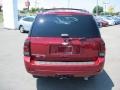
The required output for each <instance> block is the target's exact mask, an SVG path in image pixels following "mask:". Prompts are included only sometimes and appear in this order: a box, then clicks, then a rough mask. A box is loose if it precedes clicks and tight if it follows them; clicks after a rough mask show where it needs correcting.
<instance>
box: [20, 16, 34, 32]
mask: <svg viewBox="0 0 120 90" xmlns="http://www.w3.org/2000/svg"><path fill="white" fill-rule="evenodd" d="M34 19H35V16H26V17H23V18H21V19H20V21H19V25H18V29H19V30H20V32H21V33H24V32H29V31H30V29H31V26H32V24H33V22H34Z"/></svg>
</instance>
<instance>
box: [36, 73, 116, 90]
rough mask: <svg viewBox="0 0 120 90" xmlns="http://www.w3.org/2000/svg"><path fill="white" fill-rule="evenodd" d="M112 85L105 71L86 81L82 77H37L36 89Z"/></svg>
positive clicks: (108, 89) (105, 89) (99, 89)
mask: <svg viewBox="0 0 120 90" xmlns="http://www.w3.org/2000/svg"><path fill="white" fill-rule="evenodd" d="M113 86H114V84H113V82H112V80H111V78H110V77H109V76H108V74H107V73H106V72H105V71H103V72H102V73H101V74H99V75H98V76H96V77H95V78H90V79H89V80H88V81H85V80H83V78H71V79H58V78H40V79H37V90H112V87H113Z"/></svg>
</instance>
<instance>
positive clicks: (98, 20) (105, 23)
mask: <svg viewBox="0 0 120 90" xmlns="http://www.w3.org/2000/svg"><path fill="white" fill-rule="evenodd" d="M95 19H96V21H97V22H100V23H101V26H102V27H107V26H108V22H107V21H104V20H103V19H101V18H100V17H97V16H95Z"/></svg>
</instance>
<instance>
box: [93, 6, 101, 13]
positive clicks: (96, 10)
mask: <svg viewBox="0 0 120 90" xmlns="http://www.w3.org/2000/svg"><path fill="white" fill-rule="evenodd" d="M102 12H103V7H101V6H95V7H94V9H93V13H94V14H97V15H99V14H100V13H102Z"/></svg>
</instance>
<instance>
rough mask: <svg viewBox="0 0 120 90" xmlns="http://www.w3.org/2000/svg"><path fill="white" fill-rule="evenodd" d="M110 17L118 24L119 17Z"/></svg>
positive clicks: (119, 22)
mask: <svg viewBox="0 0 120 90" xmlns="http://www.w3.org/2000/svg"><path fill="white" fill-rule="evenodd" d="M111 18H112V19H114V20H115V23H116V25H118V24H120V18H119V17H117V16H112V17H111Z"/></svg>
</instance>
